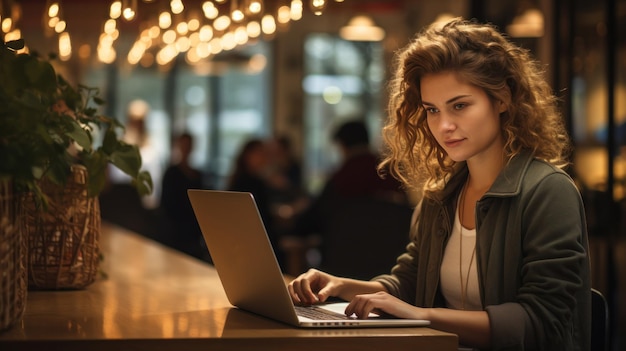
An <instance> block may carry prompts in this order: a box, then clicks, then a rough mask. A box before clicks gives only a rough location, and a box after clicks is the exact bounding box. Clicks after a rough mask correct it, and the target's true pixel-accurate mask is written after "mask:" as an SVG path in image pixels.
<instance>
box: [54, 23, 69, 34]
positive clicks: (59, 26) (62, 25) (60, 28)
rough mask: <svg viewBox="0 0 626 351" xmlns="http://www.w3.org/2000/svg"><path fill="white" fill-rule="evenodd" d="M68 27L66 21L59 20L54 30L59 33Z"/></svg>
mask: <svg viewBox="0 0 626 351" xmlns="http://www.w3.org/2000/svg"><path fill="white" fill-rule="evenodd" d="M66 27H67V24H66V23H65V21H59V22H58V23H57V24H56V25H55V26H54V31H55V32H57V33H63V32H64V31H65V28H66Z"/></svg>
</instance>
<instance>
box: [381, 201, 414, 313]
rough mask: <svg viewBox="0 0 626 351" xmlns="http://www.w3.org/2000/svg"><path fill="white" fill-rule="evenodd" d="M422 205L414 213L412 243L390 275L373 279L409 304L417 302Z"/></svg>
mask: <svg viewBox="0 0 626 351" xmlns="http://www.w3.org/2000/svg"><path fill="white" fill-rule="evenodd" d="M421 205H422V203H421V202H420V203H419V204H418V205H417V206H416V207H415V210H414V211H413V215H412V218H411V226H410V239H411V240H410V241H409V244H408V245H407V247H406V251H405V252H404V253H403V254H401V255H400V256H398V259H397V260H396V265H395V266H394V267H393V268H392V269H391V273H390V274H385V275H379V276H377V277H374V278H372V281H378V282H380V283H381V284H383V286H384V287H385V289H387V292H389V293H390V294H391V295H393V296H396V297H398V298H400V299H401V300H403V301H406V302H408V303H414V302H415V289H416V284H417V279H416V277H417V258H418V257H419V255H418V242H417V237H416V232H417V225H418V224H417V223H418V222H419V215H420V209H421V207H422V206H421Z"/></svg>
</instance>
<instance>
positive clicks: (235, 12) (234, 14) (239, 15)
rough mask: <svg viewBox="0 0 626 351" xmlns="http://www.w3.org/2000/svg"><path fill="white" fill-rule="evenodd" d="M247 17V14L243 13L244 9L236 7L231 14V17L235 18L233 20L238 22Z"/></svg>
mask: <svg viewBox="0 0 626 351" xmlns="http://www.w3.org/2000/svg"><path fill="white" fill-rule="evenodd" d="M245 17H246V16H245V15H244V14H243V11H241V10H240V9H235V10H233V12H232V13H231V14H230V18H231V19H232V20H233V22H237V23H239V22H241V21H243V19H244V18H245Z"/></svg>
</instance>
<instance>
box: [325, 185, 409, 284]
mask: <svg viewBox="0 0 626 351" xmlns="http://www.w3.org/2000/svg"><path fill="white" fill-rule="evenodd" d="M326 211H327V214H326V216H325V218H326V220H325V224H324V228H325V229H324V232H323V233H320V235H321V238H322V242H321V247H320V252H321V263H320V269H321V270H323V271H326V272H328V273H331V274H335V275H339V276H345V277H350V278H356V279H370V278H373V277H374V276H376V275H379V274H385V273H389V272H390V270H391V268H392V267H393V266H394V265H395V263H396V259H397V257H398V256H399V255H400V254H402V253H403V252H404V251H405V248H406V245H407V244H408V242H409V228H410V222H411V215H412V213H413V209H412V208H411V207H410V206H409V205H408V204H398V203H393V202H389V201H384V200H380V199H376V198H371V197H362V198H344V199H337V200H336V201H334V202H333V204H332V206H328V208H327V209H326Z"/></svg>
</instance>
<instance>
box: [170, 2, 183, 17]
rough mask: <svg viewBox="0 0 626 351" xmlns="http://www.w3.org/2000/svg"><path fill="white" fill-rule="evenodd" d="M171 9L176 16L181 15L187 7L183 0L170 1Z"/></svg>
mask: <svg viewBox="0 0 626 351" xmlns="http://www.w3.org/2000/svg"><path fill="white" fill-rule="evenodd" d="M170 9H171V10H172V13H173V14H175V15H178V14H181V13H182V12H183V10H184V9H185V5H184V4H183V0H172V1H170Z"/></svg>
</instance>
